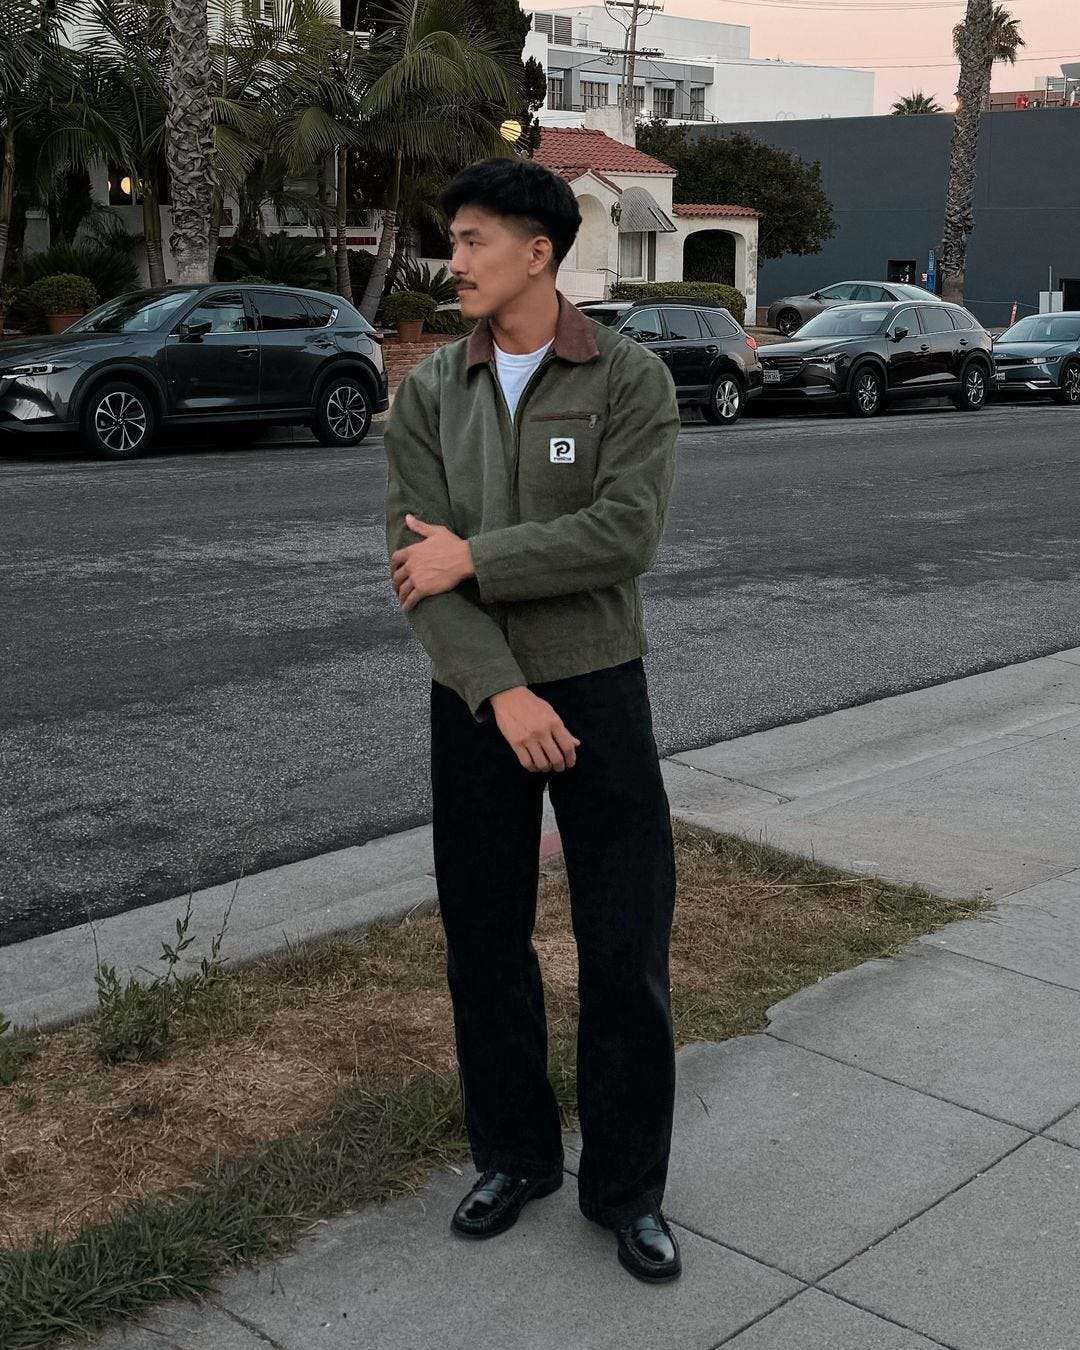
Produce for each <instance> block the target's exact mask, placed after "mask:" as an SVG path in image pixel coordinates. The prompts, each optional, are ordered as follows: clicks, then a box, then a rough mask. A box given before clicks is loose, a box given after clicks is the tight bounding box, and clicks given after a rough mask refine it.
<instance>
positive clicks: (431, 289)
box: [390, 257, 458, 305]
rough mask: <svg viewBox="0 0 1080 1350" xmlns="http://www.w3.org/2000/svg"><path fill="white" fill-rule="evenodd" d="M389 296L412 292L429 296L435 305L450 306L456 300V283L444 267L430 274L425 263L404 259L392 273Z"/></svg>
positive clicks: (430, 271) (429, 269) (413, 259)
mask: <svg viewBox="0 0 1080 1350" xmlns="http://www.w3.org/2000/svg"><path fill="white" fill-rule="evenodd" d="M390 291H391V294H393V293H395V292H397V291H412V292H413V294H414V295H430V296H431V298H432V299H433V300H434V301H435V303H436V304H437V305H450V304H453V302H454V301H455V300H456V299H457V298H458V290H457V282H456V281H455V280H454V278H453V277H452V276H451V275H450V271H449V269H448V268H446V267H440V268H439V270H438V271H437V272H432V270H431V268H430V267H429V266H428V265H427V263H420V262H417V260H416V259H415V258H409V257H406V258H404V259H403V260H402V262H401V265H400V266H399V267H398V268H397V270H396V271H395V272H394V275H393V279H392V282H391V286H390Z"/></svg>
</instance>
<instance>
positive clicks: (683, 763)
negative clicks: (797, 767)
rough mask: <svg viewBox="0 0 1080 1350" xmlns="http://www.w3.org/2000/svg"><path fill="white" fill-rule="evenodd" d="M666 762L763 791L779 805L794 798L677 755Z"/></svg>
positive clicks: (724, 781)
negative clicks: (715, 771)
mask: <svg viewBox="0 0 1080 1350" xmlns="http://www.w3.org/2000/svg"><path fill="white" fill-rule="evenodd" d="M667 763H668V764H677V765H678V766H679V768H680V769H692V770H693V771H694V773H703V774H704V775H705V776H706V778H718V779H719V780H720V782H721V783H738V785H739V786H740V787H745V788H750V789H751V791H753V792H761V793H764V794H765V796H766V797H777V798H778V799H779V805H781V806H787V805H788V803H789V802H793V801H794V800H795V798H794V797H785V795H784V794H783V793H782V792H776V791H774V790H773V789H772V788H763V787H760V786H759V785H758V784H757V783H748V782H747V781H746V779H745V778H734V777H733V776H732V775H731V774H730V773H713V771H712V769H703V768H701V766H700V765H698V764H687V762H686V760H684V759H680V758H679V757H678V755H671V756H670V757H669V758H668V760H667Z"/></svg>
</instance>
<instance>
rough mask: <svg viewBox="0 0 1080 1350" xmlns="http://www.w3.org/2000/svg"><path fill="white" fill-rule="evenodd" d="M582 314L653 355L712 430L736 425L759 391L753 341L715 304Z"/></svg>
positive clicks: (663, 304) (587, 309)
mask: <svg viewBox="0 0 1080 1350" xmlns="http://www.w3.org/2000/svg"><path fill="white" fill-rule="evenodd" d="M581 311H582V313H583V314H588V315H589V317H590V318H592V319H595V320H596V321H597V322H598V323H603V324H605V325H606V326H608V327H609V328H613V329H614V330H615V331H616V332H618V333H622V334H624V335H625V336H626V337H631V338H633V339H634V340H635V341H636V342H640V343H642V344H643V345H644V346H646V347H648V348H649V350H650V351H654V352H655V353H656V354H657V356H659V357H660V359H661V360H662V361H663V362H664V363H665V364H666V365H667V366H668V368H669V369H670V371H671V374H672V376H673V378H674V380H675V391H676V393H677V395H678V398H679V403H680V404H683V405H687V406H694V407H700V409H701V411H702V413H703V414H704V415H705V418H706V420H707V421H709V422H711V423H712V424H713V425H714V426H731V424H732V423H733V422H737V421H738V420H739V417H740V416H741V414H742V412H743V409H744V408H745V406H746V403H747V401H748V400H749V399H752V398H756V397H757V395H758V394H760V393H761V387H762V370H761V362H760V361H759V360H758V352H757V343H756V342H755V341H754V339H753V338H752V337H750V335H749V334H748V333H747V332H746V330H745V329H744V328H742V327H741V326H740V325H739V324H738V323H737V322H736V321H735V319H734V318H733V317H732V315H731V314H729V313H728V311H727V310H726V309H721V308H720V307H719V306H718V305H710V304H708V303H707V302H705V301H700V300H682V299H678V300H677V299H670V300H669V299H664V298H659V299H650V300H635V301H634V302H633V304H629V303H626V304H619V303H617V302H609V303H608V304H603V305H601V304H589V305H582V306H581Z"/></svg>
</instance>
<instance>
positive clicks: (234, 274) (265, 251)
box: [214, 234, 331, 290]
mask: <svg viewBox="0 0 1080 1350" xmlns="http://www.w3.org/2000/svg"><path fill="white" fill-rule="evenodd" d="M214 276H215V277H216V278H217V279H218V281H239V280H240V278H241V277H246V276H256V277H264V278H265V279H266V280H267V281H268V282H270V283H271V284H272V285H277V286H299V287H301V288H303V289H306V290H315V289H317V288H318V287H320V286H325V285H326V284H327V283H328V282H329V281H330V279H331V277H330V262H329V260H328V259H327V258H325V257H324V256H323V251H322V244H321V243H317V242H316V241H315V240H314V239H301V238H297V237H296V236H293V235H288V234H269V235H266V234H260V235H256V236H255V238H253V239H236V240H234V241H233V242H232V243H231V244H229V245H228V246H227V247H222V248H219V249H218V251H217V257H216V258H215V259H214Z"/></svg>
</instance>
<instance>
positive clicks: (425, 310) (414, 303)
mask: <svg viewBox="0 0 1080 1350" xmlns="http://www.w3.org/2000/svg"><path fill="white" fill-rule="evenodd" d="M435 310H436V305H435V301H434V300H433V299H432V298H431V296H430V295H421V294H420V293H419V291H392V292H391V293H390V294H389V295H388V296H387V297H386V299H385V300H384V301H383V302H382V313H383V318H384V319H386V320H388V321H389V322H390V323H397V322H398V321H399V320H402V319H404V320H409V319H422V320H423V321H424V323H426V324H430V323H431V321H432V319H434V317H435Z"/></svg>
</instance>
